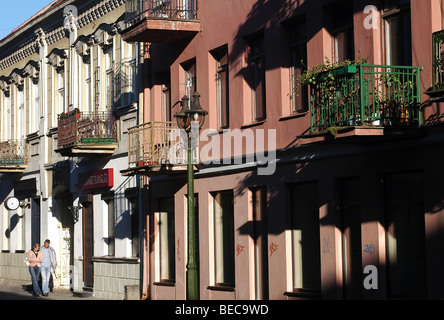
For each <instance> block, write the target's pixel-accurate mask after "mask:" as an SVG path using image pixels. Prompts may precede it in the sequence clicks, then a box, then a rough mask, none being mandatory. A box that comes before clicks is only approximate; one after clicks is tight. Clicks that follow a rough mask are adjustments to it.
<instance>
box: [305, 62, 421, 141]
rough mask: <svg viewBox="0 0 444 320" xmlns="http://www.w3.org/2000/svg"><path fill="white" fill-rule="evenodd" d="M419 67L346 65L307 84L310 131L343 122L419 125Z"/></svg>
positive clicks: (320, 130)
mask: <svg viewBox="0 0 444 320" xmlns="http://www.w3.org/2000/svg"><path fill="white" fill-rule="evenodd" d="M420 70H421V68H420V67H408V66H384V65H368V64H359V65H350V66H344V67H340V68H338V69H334V70H333V71H331V74H329V73H328V72H327V73H325V72H324V73H320V74H319V75H318V81H317V83H316V84H315V85H311V86H310V100H311V101H310V115H311V132H312V133H314V132H325V131H327V130H328V129H329V128H330V127H343V126H364V125H365V126H406V125H409V126H415V125H416V126H419V125H421V113H420V104H421V92H420Z"/></svg>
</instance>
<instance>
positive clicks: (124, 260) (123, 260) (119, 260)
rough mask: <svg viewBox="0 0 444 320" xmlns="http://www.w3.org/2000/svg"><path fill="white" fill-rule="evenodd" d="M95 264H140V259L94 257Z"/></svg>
mask: <svg viewBox="0 0 444 320" xmlns="http://www.w3.org/2000/svg"><path fill="white" fill-rule="evenodd" d="M91 260H92V261H93V262H110V263H139V262H140V260H139V258H116V257H114V256H103V257H92V258H91Z"/></svg>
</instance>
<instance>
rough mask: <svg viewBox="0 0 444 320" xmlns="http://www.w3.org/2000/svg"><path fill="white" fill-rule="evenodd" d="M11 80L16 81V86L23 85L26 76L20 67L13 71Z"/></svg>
mask: <svg viewBox="0 0 444 320" xmlns="http://www.w3.org/2000/svg"><path fill="white" fill-rule="evenodd" d="M10 77H11V81H12V83H14V84H15V85H16V86H18V87H19V86H22V85H23V81H24V76H23V71H22V70H19V69H14V70H12V72H11V75H10Z"/></svg>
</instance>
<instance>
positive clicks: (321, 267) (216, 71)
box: [122, 0, 444, 299]
mask: <svg viewBox="0 0 444 320" xmlns="http://www.w3.org/2000/svg"><path fill="white" fill-rule="evenodd" d="M441 9H442V2H441V1H438V0H421V1H419V0H411V1H409V0H399V1H376V0H374V1H373V0H372V1H347V0H344V1H342V0H341V1H339V0H338V1H334V0H323V1H314V0H313V1H311V0H306V1H291V0H282V1H249V0H245V1H236V0H233V1H231V0H227V1H199V3H198V4H197V2H196V1H171V2H168V3H160V2H158V1H157V2H156V1H154V2H153V1H143V0H131V1H127V4H126V18H125V20H126V25H125V26H126V28H125V30H124V31H123V33H122V36H123V38H124V39H125V40H126V41H129V42H144V43H146V45H145V46H146V49H147V50H146V53H145V57H146V60H145V61H146V62H147V71H146V72H147V75H146V79H147V82H145V86H144V97H145V100H144V101H145V103H144V110H145V111H144V113H143V114H144V117H143V118H141V119H140V120H141V122H140V124H139V126H138V127H136V128H132V130H130V132H129V139H130V143H129V150H128V157H129V166H128V168H127V169H125V170H122V174H124V175H127V176H133V175H136V176H140V177H143V183H141V189H140V192H141V193H142V194H143V202H142V204H141V206H142V211H141V212H142V215H143V219H144V238H143V239H141V240H143V247H144V252H143V256H144V259H143V279H142V292H143V295H144V296H146V297H149V298H150V299H186V298H187V290H186V286H187V278H186V271H187V261H188V259H187V252H188V248H187V243H188V242H187V239H188V236H189V235H188V232H187V231H188V230H187V196H188V195H187V176H186V174H185V169H184V163H185V162H184V160H183V159H184V158H183V157H182V156H181V155H179V156H178V157H175V156H177V155H178V154H179V153H180V152H178V151H179V150H180V149H181V147H180V141H178V140H175V139H174V138H171V135H170V137H169V138H167V137H168V134H169V133H170V132H173V131H174V129H175V128H177V124H176V119H175V117H174V115H175V114H176V113H177V112H179V111H180V110H181V106H183V104H184V102H183V101H184V100H185V101H186V98H185V99H184V96H185V95H186V96H187V97H188V98H190V99H191V97H192V96H193V93H194V92H196V91H197V92H199V94H200V104H201V106H202V108H203V109H205V110H206V111H208V115H207V116H206V119H205V123H204V125H203V127H202V129H201V131H200V135H199V156H200V159H199V161H198V162H196V164H195V185H194V193H195V195H194V198H195V202H196V208H197V210H196V212H197V213H196V223H197V228H196V229H197V231H196V234H195V237H196V248H195V252H196V253H197V257H198V259H197V260H198V289H199V298H200V299H304V298H322V299H348V298H353V299H361V298H362V299H391V298H442V297H443V296H444V290H443V288H444V286H443V285H442V284H443V281H444V279H443V277H442V274H441V270H442V266H443V263H444V261H443V259H442V257H441V255H440V254H439V253H438V252H437V251H436V249H438V248H439V247H441V245H442V243H443V236H442V230H441V225H442V224H443V223H442V218H443V214H444V212H443V209H442V205H441V204H442V192H441V189H442V188H441V187H440V185H441V184H440V180H441V179H442V174H441V170H440V169H439V168H440V163H441V159H442V158H443V152H442V150H441V147H442V142H443V140H442V125H441V124H440V118H441V117H440V110H441V109H440V108H441V102H440V92H441V91H440V87H439V83H440V80H439V79H440V77H441V71H440V70H441V69H440V65H439V61H441V60H440V59H438V58H439V57H440V54H441V48H442V47H441V42H438V40H436V41H435V42H433V39H435V36H434V34H435V32H439V31H440V30H442V29H443V16H442V10H441ZM436 37H437V36H436ZM437 39H439V38H437ZM434 52H435V53H436V55H437V57H438V58H433V54H434ZM327 60H328V61H327ZM347 60H350V61H357V62H355V63H352V64H347V63H345V65H346V66H345V67H342V68H330V69H329V67H330V65H331V64H336V63H343V65H344V62H345V61H347ZM316 65H324V67H323V69H322V67H318V68H314V69H311V68H313V67H315V66H316ZM307 68H309V70H312V72H313V74H316V76H313V81H312V82H311V83H310V85H308V86H305V85H304V83H302V85H300V84H299V79H301V78H300V77H299V76H300V75H301V74H302V73H303V72H304V70H306V69H307ZM313 70H314V71H313ZM324 70H330V71H327V72H326V73H325V72H324V73H321V71H324ZM315 71H316V72H315ZM295 79H296V80H297V81H294V80H295ZM182 150H183V148H182Z"/></svg>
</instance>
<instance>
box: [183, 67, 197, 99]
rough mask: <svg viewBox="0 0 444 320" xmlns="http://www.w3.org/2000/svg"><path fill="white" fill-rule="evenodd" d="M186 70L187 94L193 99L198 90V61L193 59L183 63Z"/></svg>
mask: <svg viewBox="0 0 444 320" xmlns="http://www.w3.org/2000/svg"><path fill="white" fill-rule="evenodd" d="M183 69H184V70H185V94H186V95H187V96H188V98H190V102H191V99H192V97H193V94H194V92H196V90H197V79H196V61H195V60H194V59H193V60H192V61H190V62H187V63H185V64H184V65H183Z"/></svg>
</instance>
